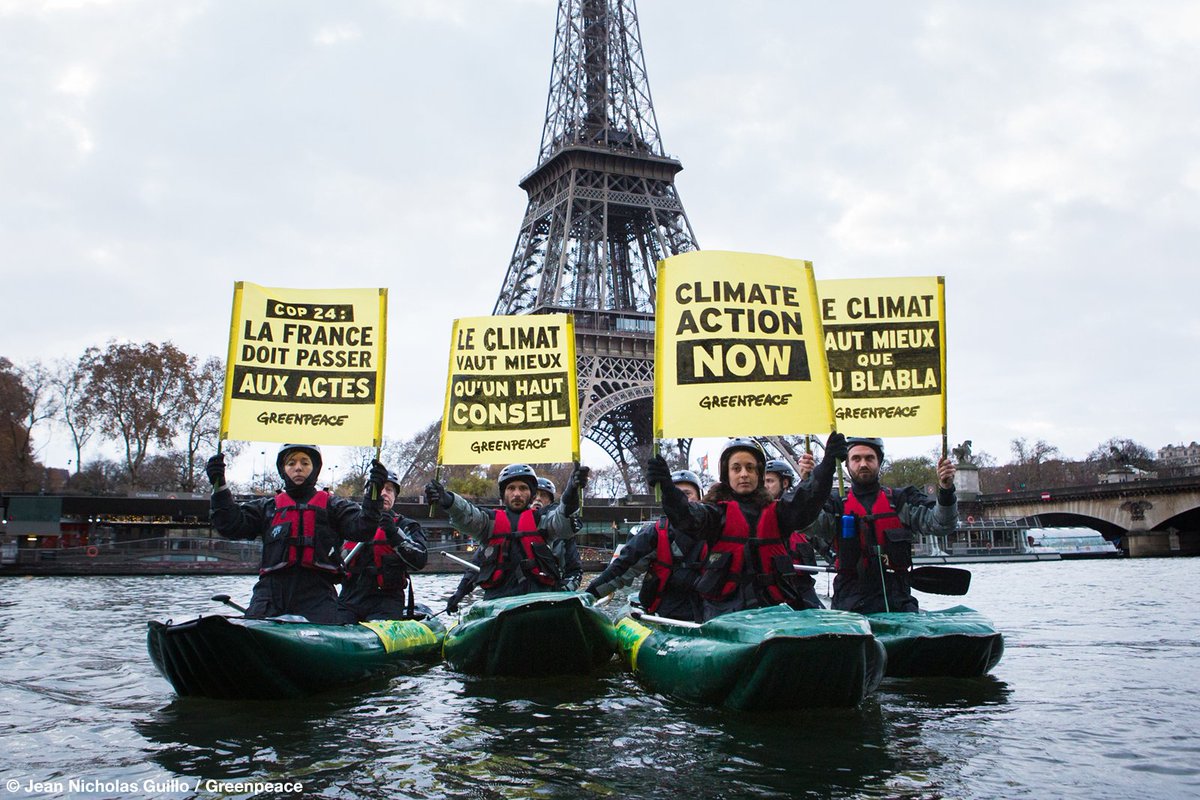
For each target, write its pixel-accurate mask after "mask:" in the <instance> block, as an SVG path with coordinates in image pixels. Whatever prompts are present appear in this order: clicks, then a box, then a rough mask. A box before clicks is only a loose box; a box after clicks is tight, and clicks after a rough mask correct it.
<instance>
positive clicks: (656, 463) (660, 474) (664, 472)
mask: <svg viewBox="0 0 1200 800" xmlns="http://www.w3.org/2000/svg"><path fill="white" fill-rule="evenodd" d="M646 483H647V484H649V486H650V488H651V489H653V488H654V487H655V486H670V485H672V484H671V468H670V467H668V466H667V460H666V459H665V458H663V457H662V456H653V457H652V458H651V459H650V460H649V461H647V462H646Z"/></svg>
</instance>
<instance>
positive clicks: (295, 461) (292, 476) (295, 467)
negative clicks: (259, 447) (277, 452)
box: [283, 450, 313, 486]
mask: <svg viewBox="0 0 1200 800" xmlns="http://www.w3.org/2000/svg"><path fill="white" fill-rule="evenodd" d="M312 471H313V463H312V459H311V458H309V457H308V453H303V452H300V451H299V450H297V451H296V452H293V453H289V454H288V456H287V459H286V460H285V461H284V462H283V474H284V475H287V476H288V480H289V481H291V482H292V483H294V484H296V485H297V486H299V485H300V484H302V483H304V481H306V480H307V479H308V476H309V475H311V474H312Z"/></svg>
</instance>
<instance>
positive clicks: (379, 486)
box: [367, 459, 388, 497]
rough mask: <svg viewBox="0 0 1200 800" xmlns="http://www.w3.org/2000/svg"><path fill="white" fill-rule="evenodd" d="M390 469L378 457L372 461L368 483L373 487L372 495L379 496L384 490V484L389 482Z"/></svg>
mask: <svg viewBox="0 0 1200 800" xmlns="http://www.w3.org/2000/svg"><path fill="white" fill-rule="evenodd" d="M387 476H388V470H387V467H385V466H384V465H383V464H380V463H379V461H378V459H377V460H375V461H372V462H371V469H370V471H369V472H368V473H367V485H368V486H369V487H370V489H371V496H372V497H379V494H380V492H382V491H383V485H384V484H385V483H387Z"/></svg>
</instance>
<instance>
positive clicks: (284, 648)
mask: <svg viewBox="0 0 1200 800" xmlns="http://www.w3.org/2000/svg"><path fill="white" fill-rule="evenodd" d="M445 630H446V629H445V626H444V625H442V623H441V621H439V620H437V619H427V620H421V621H417V620H384V621H378V622H361V623H358V624H354V625H316V624H313V623H310V622H286V621H283V620H273V619H244V618H242V617H225V616H206V617H199V618H198V619H194V620H189V621H187V622H180V623H177V624H172V623H170V622H167V623H162V622H151V623H150V630H149V632H148V633H147V635H146V646H147V647H148V649H149V650H150V660H151V661H153V662H154V666H155V667H157V668H158V671H159V672H161V673H162V674H163V677H164V678H166V679H167V680H168V681H169V682H170V683H171V686H173V687H174V688H175V691H176V692H177V693H178V694H179V695H181V696H183V697H215V698H240V699H250V700H257V699H263V700H272V699H281V698H290V697H300V696H303V695H309V694H315V693H317V692H321V691H326V690H328V689H333V688H335V687H338V686H344V685H347V684H351V683H356V682H358V681H361V680H365V679H367V678H371V677H374V676H376V675H383V674H388V673H394V672H400V671H402V670H404V669H409V668H411V667H413V666H414V665H415V663H416V662H421V661H437V659H438V657H439V655H440V652H441V646H442V638H443V637H444V636H445Z"/></svg>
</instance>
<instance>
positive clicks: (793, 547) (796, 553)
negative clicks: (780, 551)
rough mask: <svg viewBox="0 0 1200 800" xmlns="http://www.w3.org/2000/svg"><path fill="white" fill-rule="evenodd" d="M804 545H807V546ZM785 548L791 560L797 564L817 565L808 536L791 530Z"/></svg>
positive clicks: (814, 552)
mask: <svg viewBox="0 0 1200 800" xmlns="http://www.w3.org/2000/svg"><path fill="white" fill-rule="evenodd" d="M804 545H807V547H805V546H804ZM787 548H788V554H789V555H791V557H792V561H795V562H796V563H797V564H807V565H808V566H810V567H815V566H816V565H817V558H816V551H815V550H814V549H813V546H812V543H811V542H810V541H809V538H808V536H807V535H805V534H804V533H801V532H800V531H792V535H791V536H789V537H788V543H787Z"/></svg>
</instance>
